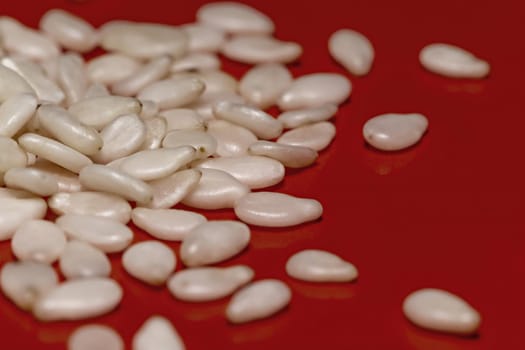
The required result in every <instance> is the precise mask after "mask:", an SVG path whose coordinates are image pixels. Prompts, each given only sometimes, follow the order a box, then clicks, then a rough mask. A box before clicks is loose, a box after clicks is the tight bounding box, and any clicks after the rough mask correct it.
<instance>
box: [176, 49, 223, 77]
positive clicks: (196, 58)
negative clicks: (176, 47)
mask: <svg viewBox="0 0 525 350" xmlns="http://www.w3.org/2000/svg"><path fill="white" fill-rule="evenodd" d="M220 68H221V61H220V60H219V58H218V57H217V56H216V55H214V54H212V53H205V52H195V53H190V54H189V55H186V56H184V57H182V58H180V59H178V60H176V61H175V62H173V64H172V65H171V69H170V71H171V72H172V73H177V72H185V71H205V70H216V69H220Z"/></svg>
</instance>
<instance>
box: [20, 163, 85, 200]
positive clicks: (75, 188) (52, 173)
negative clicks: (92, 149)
mask: <svg viewBox="0 0 525 350" xmlns="http://www.w3.org/2000/svg"><path fill="white" fill-rule="evenodd" d="M29 169H35V170H37V171H38V174H39V175H40V176H44V177H46V178H47V177H51V178H52V179H53V182H54V183H56V184H57V186H58V192H79V191H81V190H82V185H81V184H80V181H79V179H78V175H77V174H75V173H74V172H72V171H69V170H66V169H64V168H62V167H60V166H58V165H56V164H54V163H51V162H49V161H47V160H45V159H39V160H38V161H36V162H35V164H34V165H31V166H30V167H29ZM25 185H28V183H27V182H26V183H25ZM53 191H54V190H53ZM49 192H52V191H49ZM55 193H57V192H56V191H55V192H53V193H51V194H55Z"/></svg>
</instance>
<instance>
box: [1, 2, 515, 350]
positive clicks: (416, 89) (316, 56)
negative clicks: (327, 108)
mask: <svg viewBox="0 0 525 350" xmlns="http://www.w3.org/2000/svg"><path fill="white" fill-rule="evenodd" d="M202 3H203V1H184V2H183V1H161V0H148V1H142V2H134V1H133V2H132V1H124V0H114V1H104V0H88V1H79V2H73V1H59V0H46V1H27V0H17V1H2V5H1V6H0V8H1V12H2V13H3V14H7V15H10V16H13V17H16V18H18V19H20V20H22V21H23V22H24V23H25V24H28V25H31V26H35V25H37V23H38V19H39V18H40V16H41V15H42V14H43V13H44V12H45V11H46V10H47V9H49V8H52V7H62V8H65V9H67V10H70V11H72V12H73V13H75V14H77V15H80V16H82V17H84V18H86V19H87V20H89V21H90V22H91V23H93V24H94V25H100V24H102V23H104V22H105V21H107V20H111V19H116V18H120V19H132V20H143V21H158V22H165V23H173V24H179V23H188V22H192V21H193V20H194V15H195V11H196V10H197V8H198V7H199V6H200V5H201V4H202ZM246 3H248V4H252V5H254V6H255V7H256V8H258V9H260V10H262V11H263V12H265V13H266V14H268V15H269V16H271V17H272V18H273V19H274V21H275V23H276V27H277V30H276V36H277V37H279V38H281V39H288V40H296V41H298V42H300V43H301V44H302V45H303V47H304V55H303V57H302V58H301V59H300V62H299V63H298V64H296V65H293V66H292V67H291V68H290V69H291V71H292V72H293V74H294V75H300V74H304V73H310V72H317V71H330V72H338V73H342V74H347V73H346V72H345V71H344V70H343V69H342V68H341V67H339V66H338V65H337V64H335V63H334V62H333V61H332V60H331V58H330V56H329V55H328V51H327V40H328V37H329V35H330V34H331V33H332V32H334V31H335V30H337V29H340V28H354V29H357V30H359V31H361V32H362V33H364V34H365V35H366V36H368V37H369V38H370V40H371V41H372V43H373V45H374V47H375V49H376V56H377V57H376V60H375V62H374V66H373V69H372V72H371V73H370V74H369V75H368V76H365V77H362V78H356V77H352V76H350V75H348V74H347V76H349V77H350V79H351V81H352V82H353V85H354V91H353V93H352V97H351V99H350V101H349V102H347V103H345V104H344V105H343V106H341V109H340V111H339V112H338V114H337V116H336V118H335V119H334V122H335V124H336V126H337V136H336V139H335V141H334V143H333V144H332V145H331V146H330V147H329V148H328V149H327V150H325V151H323V152H322V153H321V156H320V158H319V161H318V162H317V164H315V165H314V166H313V167H311V168H308V169H304V170H301V171H289V172H288V175H287V177H286V179H285V181H284V182H283V183H282V185H279V186H277V187H276V189H277V190H279V191H282V192H286V193H291V194H294V195H298V196H305V197H313V198H317V199H319V200H320V201H321V202H322V203H323V205H324V208H325V213H324V215H323V218H322V219H321V220H320V221H318V222H315V223H311V224H307V225H302V226H299V227H294V228H289V229H274V230H270V229H261V228H253V230H252V234H253V238H252V242H251V244H250V247H249V249H248V250H247V251H246V252H244V253H243V254H241V255H240V256H238V257H236V258H234V259H232V260H230V261H228V262H225V263H224V264H223V265H231V264H236V263H245V264H248V265H250V266H252V267H253V268H254V269H255V271H256V278H258V279H260V278H266V277H276V278H280V279H282V280H284V281H285V282H286V283H288V284H289V285H290V287H291V288H292V291H293V300H292V303H291V305H290V306H289V308H288V309H287V310H286V311H284V312H282V313H280V314H279V315H278V316H275V317H273V318H270V319H267V320H263V321H258V322H254V323H251V324H245V325H237V326H232V325H229V324H228V323H227V321H226V320H225V318H224V316H223V313H224V309H225V306H226V304H227V302H228V300H227V299H225V300H220V301H217V302H212V303H205V304H190V303H183V302H179V301H176V300H175V299H173V298H172V297H171V296H170V294H169V293H168V291H167V290H166V289H156V288H150V287H147V286H145V285H144V284H142V283H140V282H138V281H136V280H133V279H132V278H130V277H129V276H128V275H127V274H126V273H125V272H124V271H123V269H122V268H121V265H120V263H119V256H118V255H116V256H114V257H112V260H113V261H114V264H113V265H114V266H113V267H114V270H113V273H112V277H114V278H115V279H117V280H118V281H119V282H120V283H121V284H122V285H123V286H124V287H125V296H124V299H123V301H122V304H121V305H120V307H119V308H118V310H116V311H115V312H113V313H111V314H109V315H107V316H104V317H100V318H97V319H94V320H89V321H88V322H97V323H103V324H107V325H110V326H112V327H114V328H115V329H116V330H118V332H119V333H120V334H121V335H122V336H123V337H124V339H125V341H126V343H127V344H128V345H129V344H130V340H131V338H132V335H133V334H134V332H135V331H136V330H137V329H138V327H139V326H140V325H141V324H142V322H143V321H144V320H145V319H146V318H147V317H148V316H150V315H151V314H154V313H157V314H161V315H164V316H166V317H168V318H169V319H170V320H171V321H172V322H173V324H174V325H175V327H176V328H177V329H178V330H179V332H180V334H181V335H182V337H183V338H184V341H185V343H186V345H187V348H188V349H194V350H195V349H210V348H217V349H239V350H240V349H250V350H256V349H271V348H273V349H292V348H302V349H318V348H321V347H324V348H327V349H418V350H419V349H421V350H423V349H424V350H432V349H442V350H448V349H450V350H452V349H454V350H455V349H525V339H524V332H523V324H524V321H523V315H524V314H525V301H524V297H525V282H524V281H525V280H524V276H525V249H524V243H525V235H524V226H525V225H524V223H523V217H524V215H523V213H522V211H523V179H524V174H523V166H522V164H523V162H524V160H523V133H524V128H525V119H524V117H523V115H522V113H523V107H522V106H523V101H524V100H525V94H524V91H523V87H522V84H523V82H522V80H521V79H522V76H523V74H522V67H523V64H524V62H525V48H524V40H523V38H522V34H523V33H524V29H525V22H524V21H523V11H522V9H521V8H520V7H519V6H520V5H519V1H515V2H514V3H512V2H510V1H479V0H478V1H474V0H472V1H471V0H469V1H467V0H440V1H420V0H397V1H392V0H350V1H345V0H323V1H320V2H306V1H280V2H277V1H264V0H258V1H257V0H253V1H246ZM437 41H442V42H448V43H453V44H457V45H459V46H462V47H464V48H466V49H468V50H470V51H472V52H473V53H475V54H476V55H478V56H480V57H482V58H484V59H487V60H488V61H489V62H490V63H491V65H492V72H491V75H490V77H489V78H488V79H486V80H481V81H464V80H452V79H445V78H442V77H439V76H436V75H433V74H431V73H428V72H426V71H424V70H423V69H422V68H421V67H420V65H419V63H418V52H419V50H420V49H421V48H422V47H423V46H424V45H426V44H429V43H432V42H437ZM224 67H225V69H226V70H228V71H230V72H233V74H234V75H236V76H237V77H240V76H241V75H242V74H243V72H245V71H246V70H247V69H248V66H244V65H240V64H235V63H233V62H227V61H225V64H224ZM385 112H420V113H423V114H425V115H426V116H427V117H428V119H429V122H430V126H429V130H428V133H427V134H426V136H425V137H424V139H423V140H422V142H421V143H420V144H418V145H417V146H415V147H413V148H411V149H408V150H406V151H402V152H398V153H381V152H377V151H374V150H372V149H370V148H368V147H367V146H366V145H365V144H364V142H363V138H362V136H361V128H362V125H363V124H364V122H365V121H366V120H367V119H368V118H370V117H372V116H375V115H377V114H380V113H385ZM205 214H206V215H207V217H208V218H232V217H233V214H232V212H231V211H228V210H225V211H220V212H216V213H212V212H206V213H205ZM147 238H148V237H147V235H145V234H144V233H140V232H138V233H137V238H136V239H137V240H143V239H147ZM170 246H172V247H173V248H174V250H175V251H177V252H178V244H170ZM305 248H321V249H327V250H330V251H332V252H334V253H337V254H339V255H340V256H342V257H344V258H346V259H348V260H350V261H351V262H353V263H354V264H355V265H356V266H357V267H358V269H359V271H360V277H359V280H358V281H357V282H356V283H352V284H311V283H305V282H300V281H295V280H292V279H291V278H289V277H287V276H286V274H285V272H284V264H285V262H286V260H287V258H288V257H289V256H290V255H291V254H293V253H294V252H296V251H298V250H301V249H305ZM11 259H12V255H11V253H10V250H9V244H8V243H5V242H4V243H0V263H4V262H5V261H9V260H11ZM180 265H181V264H180V262H179V266H178V267H177V269H180V268H181V266H180ZM423 287H436V288H443V289H447V290H449V291H451V292H453V293H456V294H458V295H460V296H462V297H464V298H465V299H466V300H467V301H468V302H469V303H471V304H472V305H473V306H474V307H475V308H477V309H478V310H479V311H480V312H481V314H482V316H483V324H482V326H481V329H480V332H479V337H475V338H460V337H454V336H448V335H441V334H435V333H431V332H427V331H424V330H421V329H418V328H416V327H415V326H413V325H411V324H410V323H409V322H408V321H407V320H406V319H405V318H404V317H403V314H402V312H401V303H402V300H403V298H404V297H405V296H406V295H407V294H408V293H410V292H411V291H413V290H415V289H419V288H423ZM0 311H1V315H2V316H1V317H0V332H1V333H0V334H1V339H2V343H1V344H2V345H1V348H2V349H24V350H25V349H45V350H51V349H63V348H64V343H65V341H66V340H67V337H68V335H69V334H70V333H71V332H72V331H73V330H74V329H75V328H76V327H78V326H79V325H80V324H82V323H80V322H63V323H49V324H40V323H38V322H36V321H34V320H33V318H32V317H31V315H28V314H25V313H23V312H21V311H19V310H18V309H17V308H16V307H15V306H13V304H11V303H10V302H9V301H8V300H7V299H5V297H4V296H0ZM83 323H85V322H83Z"/></svg>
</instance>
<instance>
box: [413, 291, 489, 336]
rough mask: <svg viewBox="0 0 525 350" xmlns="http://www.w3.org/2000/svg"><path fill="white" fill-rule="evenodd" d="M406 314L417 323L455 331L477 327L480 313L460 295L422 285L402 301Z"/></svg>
mask: <svg viewBox="0 0 525 350" xmlns="http://www.w3.org/2000/svg"><path fill="white" fill-rule="evenodd" d="M403 312H404V314H405V316H406V317H407V318H408V319H409V320H410V321H411V322H413V323H414V324H416V325H417V326H419V327H422V328H426V329H429V330H434V331H439V332H445V333H452V334H458V335H472V334H475V333H476V332H477V331H478V328H479V326H480V323H481V316H480V314H479V312H477V311H476V310H475V309H474V308H473V307H472V306H470V305H469V304H468V303H467V302H466V301H464V300H463V299H461V298H460V297H458V296H456V295H454V294H452V293H450V292H447V291H445V290H441V289H433V288H425V289H420V290H417V291H415V292H413V293H411V294H410V295H408V296H407V297H406V298H405V300H404V301H403Z"/></svg>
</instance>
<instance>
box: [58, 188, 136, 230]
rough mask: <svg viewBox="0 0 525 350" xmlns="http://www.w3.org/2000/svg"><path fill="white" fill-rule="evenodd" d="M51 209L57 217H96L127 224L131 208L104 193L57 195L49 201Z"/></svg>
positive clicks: (112, 195) (126, 203)
mask: <svg viewBox="0 0 525 350" xmlns="http://www.w3.org/2000/svg"><path fill="white" fill-rule="evenodd" d="M48 203H49V208H50V209H51V210H52V211H53V212H54V213H55V214H57V215H64V214H79V215H94V216H100V217H105V218H108V219H112V220H116V221H119V222H121V223H123V224H126V223H127V222H128V221H129V219H130V217H131V206H130V205H129V203H128V201H126V200H124V199H123V198H122V197H119V196H116V195H114V194H110V193H103V192H75V193H57V194H54V195H53V196H51V197H50V198H49V199H48Z"/></svg>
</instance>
